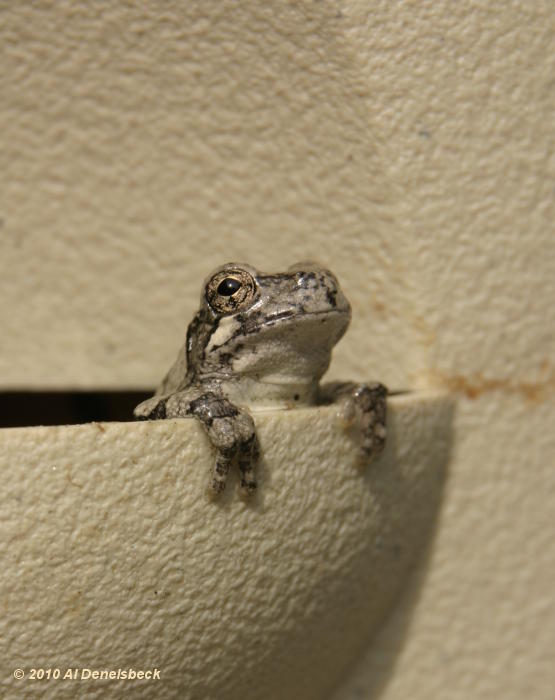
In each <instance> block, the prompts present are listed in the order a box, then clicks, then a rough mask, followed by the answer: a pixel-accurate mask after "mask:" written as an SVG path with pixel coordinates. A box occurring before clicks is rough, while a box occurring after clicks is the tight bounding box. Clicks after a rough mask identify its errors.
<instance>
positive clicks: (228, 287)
mask: <svg viewBox="0 0 555 700" xmlns="http://www.w3.org/2000/svg"><path fill="white" fill-rule="evenodd" d="M240 287H241V282H239V280H236V279H233V277H226V278H225V280H222V281H221V282H220V284H219V285H218V294H221V296H223V297H230V296H231V295H232V294H235V292H236V291H237V290H238V289H239V288H240Z"/></svg>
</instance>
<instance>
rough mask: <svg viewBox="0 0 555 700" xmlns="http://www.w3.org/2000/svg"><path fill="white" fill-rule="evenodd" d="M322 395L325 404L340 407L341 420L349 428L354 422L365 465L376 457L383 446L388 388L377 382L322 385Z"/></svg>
mask: <svg viewBox="0 0 555 700" xmlns="http://www.w3.org/2000/svg"><path fill="white" fill-rule="evenodd" d="M321 391H322V398H323V399H324V401H337V400H339V401H340V402H341V403H342V408H343V411H342V417H343V418H344V419H345V421H346V422H347V423H348V424H352V423H353V422H354V421H356V424H357V425H358V427H359V428H360V431H361V434H362V453H363V457H364V459H365V461H369V460H371V459H373V458H374V457H376V456H377V455H379V454H380V452H381V451H382V450H383V448H384V446H385V436H386V427H385V424H386V413H387V388H386V387H385V386H384V385H383V384H379V383H378V382H372V383H371V384H356V383H355V382H336V383H330V384H326V385H324V386H323V387H322V390H321Z"/></svg>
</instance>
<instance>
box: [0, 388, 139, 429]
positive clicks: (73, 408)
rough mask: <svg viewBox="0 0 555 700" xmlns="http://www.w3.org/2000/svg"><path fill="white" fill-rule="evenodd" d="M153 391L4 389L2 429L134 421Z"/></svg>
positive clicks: (0, 400)
mask: <svg viewBox="0 0 555 700" xmlns="http://www.w3.org/2000/svg"><path fill="white" fill-rule="evenodd" d="M149 396H152V391H3V392H0V428H17V427H22V426H27V425H67V424H72V423H90V422H91V421H131V420H134V418H133V409H134V408H135V406H136V405H137V404H138V403H140V402H141V401H144V399H146V398H148V397H149Z"/></svg>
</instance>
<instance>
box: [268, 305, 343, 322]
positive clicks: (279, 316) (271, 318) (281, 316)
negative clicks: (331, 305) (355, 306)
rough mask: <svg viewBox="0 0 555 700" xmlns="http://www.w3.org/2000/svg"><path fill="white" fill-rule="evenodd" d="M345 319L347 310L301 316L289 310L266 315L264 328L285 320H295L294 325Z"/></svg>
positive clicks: (307, 313) (308, 313)
mask: <svg viewBox="0 0 555 700" xmlns="http://www.w3.org/2000/svg"><path fill="white" fill-rule="evenodd" d="M341 316H343V317H345V319H346V320H348V319H349V318H350V313H349V310H348V309H326V310H325V311H307V312H304V313H302V314H299V312H298V311H297V310H295V309H289V310H287V311H278V312H277V313H273V314H268V316H266V317H265V319H264V325H265V326H273V325H275V324H278V323H280V322H281V321H286V320H287V319H295V323H303V322H305V321H307V322H309V321H311V320H317V319H321V320H325V319H328V318H329V319H332V318H338V317H341Z"/></svg>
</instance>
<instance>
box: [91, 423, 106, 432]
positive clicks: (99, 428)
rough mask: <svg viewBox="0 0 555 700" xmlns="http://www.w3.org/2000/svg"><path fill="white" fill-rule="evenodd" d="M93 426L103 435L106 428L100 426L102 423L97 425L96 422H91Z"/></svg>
mask: <svg viewBox="0 0 555 700" xmlns="http://www.w3.org/2000/svg"><path fill="white" fill-rule="evenodd" d="M93 425H94V426H95V427H96V428H97V429H98V430H99V431H100V432H101V433H105V432H106V428H105V427H104V426H103V425H102V423H97V422H96V421H93Z"/></svg>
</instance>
